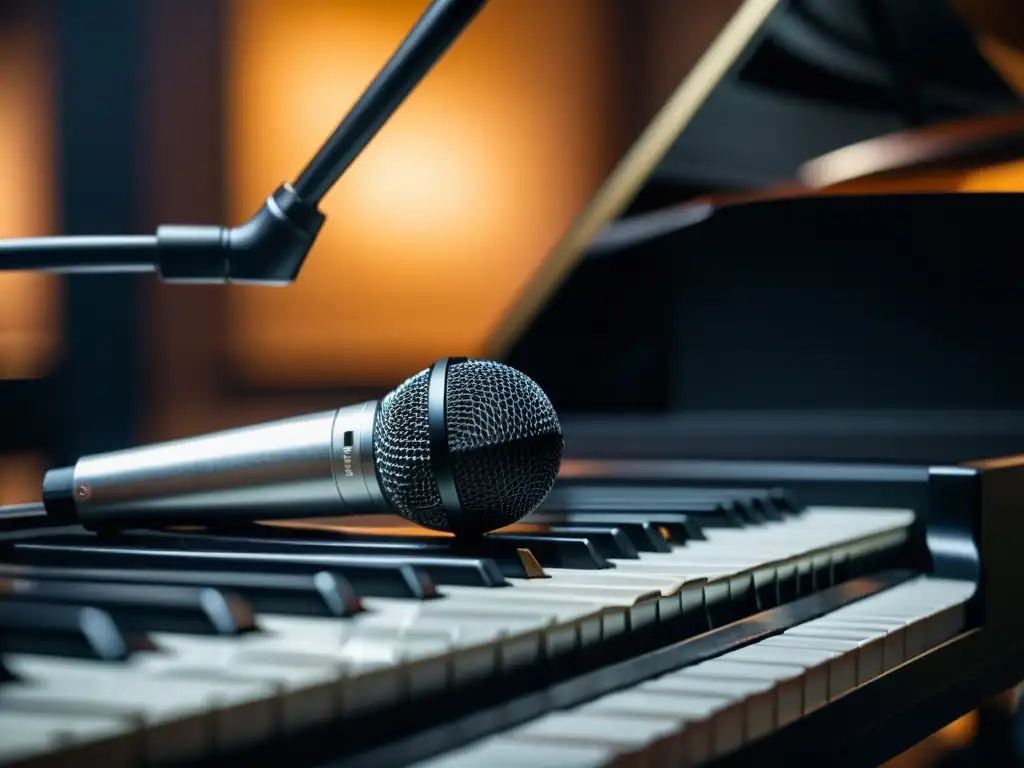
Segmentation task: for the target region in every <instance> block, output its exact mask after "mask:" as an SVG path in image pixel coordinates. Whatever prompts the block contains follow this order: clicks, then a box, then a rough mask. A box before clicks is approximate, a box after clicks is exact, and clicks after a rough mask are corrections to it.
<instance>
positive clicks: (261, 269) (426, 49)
mask: <svg viewBox="0 0 1024 768" xmlns="http://www.w3.org/2000/svg"><path fill="white" fill-rule="evenodd" d="M485 2H486V0H434V2H433V3H432V4H431V5H430V7H429V8H427V10H426V11H425V12H424V13H423V15H422V16H421V17H420V18H419V20H418V21H417V22H416V25H415V26H414V27H413V28H412V30H411V31H410V32H409V34H408V35H407V36H406V38H405V40H403V41H402V44H401V45H400V46H399V47H398V49H397V50H396V51H395V53H394V54H393V55H392V56H391V58H390V59H389V60H388V62H387V64H385V65H384V67H383V69H381V71H380V72H379V73H378V74H377V76H376V77H375V78H374V80H373V82H371V83H370V85H369V86H368V87H367V89H366V90H365V91H364V92H363V95H362V96H360V97H359V101H357V102H356V104H355V106H353V107H352V109H351V110H350V111H349V113H348V114H347V115H346V116H345V117H344V119H343V120H342V121H341V122H340V123H339V124H338V126H337V128H335V129H334V132H333V133H332V134H331V135H330V136H329V137H328V138H327V140H326V141H325V142H324V143H323V145H322V146H321V147H320V149H319V151H318V152H317V153H316V155H315V156H314V157H313V159H312V160H310V161H309V163H308V164H307V165H306V167H305V169H304V170H303V171H302V173H300V174H299V176H298V178H297V179H296V180H295V181H294V183H291V184H289V183H287V182H285V183H283V184H281V185H280V186H279V187H278V188H277V189H276V190H275V191H274V193H273V194H272V195H271V196H270V197H268V198H267V201H266V202H265V203H264V205H263V207H262V208H260V209H259V210H258V211H256V213H255V214H253V216H252V217H251V218H250V219H249V220H248V221H247V222H245V223H244V224H242V225H241V226H237V227H231V228H228V227H220V226H201V225H180V224H178V225H163V226H160V227H158V228H157V231H156V234H155V235H102V236H93V235H85V236H58V237H30V238H15V239H7V240H0V271H9V270H18V271H24V270H30V271H35V272H48V273H52V274H61V275H72V274H99V273H118V274H125V273H142V272H153V273H156V275H157V276H158V277H159V278H160V279H162V280H163V281H165V282H169V283H206V284H210V283H213V284H225V283H248V284H260V285H288V284H290V283H292V282H294V280H295V278H296V277H297V276H298V274H299V270H300V269H301V268H302V264H303V262H304V261H305V258H306V254H308V253H309V249H310V247H311V246H312V245H313V241H314V240H315V239H316V236H317V234H318V233H319V231H320V228H321V226H322V225H323V223H324V214H323V213H321V212H320V210H319V208H318V207H317V206H318V205H319V203H320V200H321V199H322V198H323V196H324V195H325V194H327V192H328V191H329V190H330V189H331V187H333V186H334V184H335V182H336V181H337V180H338V178H339V177H340V176H341V174H342V173H344V172H345V169H347V168H348V167H349V166H350V165H351V164H352V162H353V161H354V160H355V159H356V157H357V156H358V155H359V153H360V152H361V151H362V150H363V148H364V147H365V146H366V145H367V144H368V143H369V142H370V140H371V139H372V138H373V137H374V135H376V133H377V131H379V130H380V127H381V126H382V125H383V124H384V123H385V122H386V121H387V120H388V118H389V117H391V115H392V114H393V113H394V111H395V110H396V109H397V108H398V105H399V104H401V103H402V101H404V100H405V98H406V96H408V95H409V93H410V92H411V91H412V89H413V88H414V87H416V85H417V84H418V83H419V82H420V80H422V79H423V77H424V76H425V75H426V74H427V72H429V71H430V69H431V67H433V65H434V64H435V63H436V62H437V60H438V59H440V58H441V56H442V55H443V54H444V52H445V51H446V50H447V49H448V47H449V46H450V45H451V44H452V43H453V42H454V41H455V39H456V38H457V37H458V36H459V35H460V34H461V33H462V31H463V30H464V29H465V28H466V26H467V25H468V24H469V22H470V21H471V20H472V19H473V17H474V16H475V15H476V14H477V12H478V11H479V10H480V8H481V7H482V6H483V5H484V3H485Z"/></svg>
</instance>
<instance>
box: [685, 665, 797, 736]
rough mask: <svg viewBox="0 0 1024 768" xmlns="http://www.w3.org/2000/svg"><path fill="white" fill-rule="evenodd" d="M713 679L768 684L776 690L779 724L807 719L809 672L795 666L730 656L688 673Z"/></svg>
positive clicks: (696, 667)
mask: <svg viewBox="0 0 1024 768" xmlns="http://www.w3.org/2000/svg"><path fill="white" fill-rule="evenodd" d="M684 671H685V672H686V673H687V674H688V675H691V676H695V677H703V678H707V679H710V680H742V681H765V682H768V683H771V684H772V686H773V689H774V691H775V724H776V725H777V726H778V727H781V726H784V725H788V724H789V723H792V722H794V721H796V720H798V719H800V718H801V717H802V716H803V712H804V685H805V683H804V679H805V677H806V670H805V669H804V667H802V666H798V665H793V664H775V663H757V662H751V661H734V660H730V659H729V656H728V654H726V655H724V656H719V657H718V658H716V659H711V660H709V661H703V662H701V663H699V664H695V665H694V666H692V667H687V668H686V669H685V670H684Z"/></svg>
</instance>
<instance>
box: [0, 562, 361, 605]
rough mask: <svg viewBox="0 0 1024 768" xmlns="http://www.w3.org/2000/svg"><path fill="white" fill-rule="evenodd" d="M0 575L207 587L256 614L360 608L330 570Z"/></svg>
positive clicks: (43, 570) (2, 574) (34, 570)
mask: <svg viewBox="0 0 1024 768" xmlns="http://www.w3.org/2000/svg"><path fill="white" fill-rule="evenodd" d="M0 578H21V579H34V580H39V581H44V580H46V581H52V580H57V581H93V582H123V583H127V584H157V585H161V584H162V585H168V586H183V587H210V588H212V589H221V590H227V591H229V592H236V593H237V594H239V595H241V596H242V597H244V598H245V599H246V600H247V601H248V602H249V604H250V605H251V606H252V607H253V608H254V609H255V610H256V611H257V612H259V613H281V614H289V615H293V616H352V615H354V614H357V613H360V612H361V611H362V610H363V607H362V604H361V603H360V601H359V596H358V595H357V594H356V592H355V590H354V589H353V588H352V585H351V584H349V583H348V581H347V580H346V579H345V577H344V576H342V575H341V574H339V573H334V572H332V571H320V572H318V573H310V574H286V573H245V572H238V573H233V572H230V571H179V570H175V571H171V570H167V571H147V570H131V569H127V568H121V569H102V568H59V567H55V568H48V567H36V566H30V565H4V564H0Z"/></svg>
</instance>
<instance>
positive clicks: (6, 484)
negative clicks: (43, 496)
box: [0, 454, 46, 505]
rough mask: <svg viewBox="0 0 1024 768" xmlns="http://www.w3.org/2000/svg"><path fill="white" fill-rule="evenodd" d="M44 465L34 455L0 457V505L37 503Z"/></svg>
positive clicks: (44, 470)
mask: <svg viewBox="0 0 1024 768" xmlns="http://www.w3.org/2000/svg"><path fill="white" fill-rule="evenodd" d="M45 472H46V465H45V464H44V463H43V460H42V459H41V458H40V457H39V456H36V455H34V454H7V455H4V456H0V505H5V504H25V503H27V502H32V501H39V488H40V487H41V486H42V483H43V475H44V474H45Z"/></svg>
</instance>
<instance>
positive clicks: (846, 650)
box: [757, 633, 860, 701]
mask: <svg viewBox="0 0 1024 768" xmlns="http://www.w3.org/2000/svg"><path fill="white" fill-rule="evenodd" d="M757 645H758V646H762V647H766V648H795V649H797V650H802V649H808V650H815V651H824V652H828V653H832V654H835V658H833V659H831V660H830V661H829V662H828V695H829V701H831V700H832V699H837V698H839V697H840V696H843V695H844V694H846V693H848V692H849V691H851V690H853V689H854V688H855V687H856V686H857V674H858V673H857V668H858V661H859V660H858V656H857V652H858V651H859V650H860V645H859V643H856V642H854V641H852V640H838V639H835V638H823V637H802V636H799V635H788V634H786V633H783V634H781V635H776V636H774V637H768V638H765V639H764V640H762V641H761V642H759V643H757Z"/></svg>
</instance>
